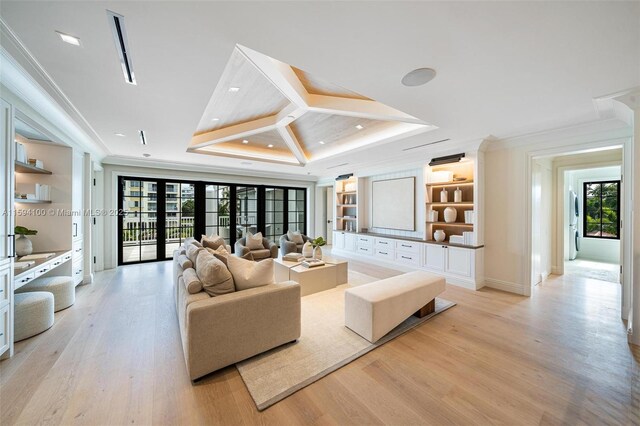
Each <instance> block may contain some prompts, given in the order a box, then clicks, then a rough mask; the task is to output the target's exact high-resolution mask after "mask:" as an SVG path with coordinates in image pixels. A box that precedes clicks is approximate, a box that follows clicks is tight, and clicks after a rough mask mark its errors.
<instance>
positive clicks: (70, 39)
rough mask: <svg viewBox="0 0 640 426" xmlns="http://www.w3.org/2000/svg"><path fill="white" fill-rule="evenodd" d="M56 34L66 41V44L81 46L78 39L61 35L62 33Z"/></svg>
mask: <svg viewBox="0 0 640 426" xmlns="http://www.w3.org/2000/svg"><path fill="white" fill-rule="evenodd" d="M56 33H57V34H58V35H59V36H60V38H61V39H62V41H64V42H65V43H69V44H73V45H74V46H80V39H79V38H78V37H74V36H72V35H69V34H65V33H61V32H60V31H56Z"/></svg>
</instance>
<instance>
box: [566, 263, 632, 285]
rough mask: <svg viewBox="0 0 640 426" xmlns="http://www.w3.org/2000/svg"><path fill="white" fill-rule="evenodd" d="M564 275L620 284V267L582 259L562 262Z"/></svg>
mask: <svg viewBox="0 0 640 426" xmlns="http://www.w3.org/2000/svg"><path fill="white" fill-rule="evenodd" d="M564 273H565V275H567V274H568V275H576V276H579V277H583V278H591V279H593V280H600V281H607V282H610V283H616V284H619V283H620V265H615V264H613V263H602V262H593V261H590V260H584V259H576V260H569V261H566V262H564Z"/></svg>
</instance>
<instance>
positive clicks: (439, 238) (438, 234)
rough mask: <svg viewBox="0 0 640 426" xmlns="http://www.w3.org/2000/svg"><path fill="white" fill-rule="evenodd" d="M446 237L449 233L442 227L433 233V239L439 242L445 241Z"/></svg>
mask: <svg viewBox="0 0 640 426" xmlns="http://www.w3.org/2000/svg"><path fill="white" fill-rule="evenodd" d="M446 237H447V234H445V233H444V231H443V230H442V229H438V230H437V231H436V232H434V233H433V239H434V240H436V241H437V242H439V243H441V242H443V241H444V239H445V238H446Z"/></svg>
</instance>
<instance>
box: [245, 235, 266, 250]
mask: <svg viewBox="0 0 640 426" xmlns="http://www.w3.org/2000/svg"><path fill="white" fill-rule="evenodd" d="M247 247H249V250H263V249H264V245H262V232H258V233H257V234H255V235H253V234H252V233H251V232H247Z"/></svg>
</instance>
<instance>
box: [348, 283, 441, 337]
mask: <svg viewBox="0 0 640 426" xmlns="http://www.w3.org/2000/svg"><path fill="white" fill-rule="evenodd" d="M444 290H445V279H444V278H442V277H440V276H438V275H434V274H430V273H427V272H422V271H415V272H409V273H408V274H402V275H398V276H395V277H392V278H387V279H385V280H380V281H375V282H372V283H370V284H365V285H360V286H357V287H352V288H350V289H348V290H346V291H345V293H344V309H345V312H344V314H345V315H344V325H346V326H347V327H349V328H350V329H351V330H353V331H355V332H356V333H358V334H359V335H360V336H362V337H364V338H365V339H367V340H368V341H370V342H371V343H375V342H376V341H377V340H379V339H380V338H381V337H382V336H384V335H385V334H387V333H388V332H390V331H391V330H393V329H394V328H395V327H396V326H398V325H400V323H402V322H403V321H404V320H406V319H407V318H409V317H410V316H411V315H416V316H419V317H424V316H426V315H428V314H430V313H432V312H434V311H435V298H436V296H437V295H438V294H440V293H442V292H443V291H444Z"/></svg>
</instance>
